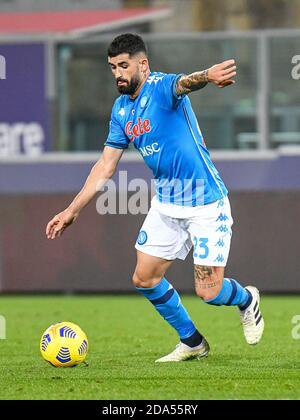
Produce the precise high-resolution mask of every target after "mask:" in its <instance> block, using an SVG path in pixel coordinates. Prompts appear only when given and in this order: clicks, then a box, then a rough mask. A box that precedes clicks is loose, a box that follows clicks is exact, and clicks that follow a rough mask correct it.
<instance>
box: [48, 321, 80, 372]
mask: <svg viewBox="0 0 300 420" xmlns="http://www.w3.org/2000/svg"><path fill="white" fill-rule="evenodd" d="M40 350H41V354H42V356H43V358H44V359H45V360H46V361H47V362H49V363H51V365H52V366H55V367H72V366H77V365H79V364H80V363H82V362H83V361H84V360H85V358H86V356H87V352H88V339H87V336H86V334H85V333H84V332H83V331H82V329H81V328H80V327H79V326H78V325H76V324H73V323H72V322H60V323H59V324H54V325H51V326H50V327H49V328H48V329H47V330H46V331H45V332H44V333H43V335H42V338H41V342H40Z"/></svg>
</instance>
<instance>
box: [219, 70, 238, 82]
mask: <svg viewBox="0 0 300 420" xmlns="http://www.w3.org/2000/svg"><path fill="white" fill-rule="evenodd" d="M234 76H236V71H233V72H231V73H229V74H227V75H226V76H223V77H222V80H221V82H226V81H227V80H230V79H231V78H232V77H234Z"/></svg>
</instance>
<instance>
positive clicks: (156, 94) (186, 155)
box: [105, 72, 228, 207]
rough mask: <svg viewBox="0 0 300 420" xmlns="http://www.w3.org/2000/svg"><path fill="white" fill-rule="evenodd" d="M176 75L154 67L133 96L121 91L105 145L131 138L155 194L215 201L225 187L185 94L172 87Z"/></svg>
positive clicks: (191, 202) (122, 145)
mask: <svg viewBox="0 0 300 420" xmlns="http://www.w3.org/2000/svg"><path fill="white" fill-rule="evenodd" d="M180 76H181V75H176V74H164V73H158V72H153V73H151V74H150V75H149V77H148V79H147V81H146V82H145V84H144V85H143V87H142V89H141V91H140V93H139V95H138V96H137V98H135V99H131V98H130V96H129V95H121V96H120V97H119V98H118V99H117V100H116V101H115V104H114V106H113V109H112V114H111V121H110V131H109V135H108V138H107V140H106V143H105V145H106V146H110V147H115V148H118V149H126V148H128V146H129V144H130V143H133V144H134V146H135V148H136V149H137V150H138V151H139V152H140V154H141V155H142V157H143V158H144V161H145V163H146V165H147V166H148V167H149V168H150V169H151V170H152V171H153V176H154V178H155V183H156V195H157V199H158V200H159V201H160V202H162V203H170V204H176V205H180V206H192V207H195V206H198V205H205V204H209V203H212V202H214V201H217V200H219V199H221V198H222V197H225V196H226V195H227V194H228V191H227V189H226V187H225V185H224V183H223V181H222V179H221V177H220V175H219V173H218V171H217V170H216V168H215V166H214V164H213V163H212V161H211V158H210V154H209V152H208V150H207V148H206V146H205V142H204V140H203V136H202V133H201V131H200V128H199V125H198V121H197V118H196V116H195V113H194V111H193V109H192V106H191V102H190V100H189V98H188V96H186V95H182V96H178V95H177V93H176V82H177V79H178V78H179V77H180Z"/></svg>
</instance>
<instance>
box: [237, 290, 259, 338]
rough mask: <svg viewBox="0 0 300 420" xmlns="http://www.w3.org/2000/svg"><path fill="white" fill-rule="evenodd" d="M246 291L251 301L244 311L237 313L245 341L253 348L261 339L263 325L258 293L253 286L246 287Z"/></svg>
mask: <svg viewBox="0 0 300 420" xmlns="http://www.w3.org/2000/svg"><path fill="white" fill-rule="evenodd" d="M246 289H247V290H248V291H249V292H250V293H251V295H252V298H253V299H252V302H251V304H250V306H249V307H248V308H247V309H246V310H245V311H241V310H240V309H239V312H240V317H241V321H242V324H243V328H244V335H245V338H246V341H247V343H248V344H250V345H252V346H254V345H256V344H258V343H259V342H260V340H261V338H262V335H263V332H264V327H265V323H264V319H263V317H262V314H261V312H260V309H259V301H260V298H259V291H258V290H257V289H256V287H253V286H247V287H246Z"/></svg>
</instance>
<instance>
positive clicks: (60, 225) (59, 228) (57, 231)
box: [52, 221, 65, 239]
mask: <svg viewBox="0 0 300 420" xmlns="http://www.w3.org/2000/svg"><path fill="white" fill-rule="evenodd" d="M64 226H65V223H64V221H60V222H59V223H58V224H57V225H56V226H55V228H54V229H53V233H52V239H55V238H56V237H57V236H60V235H59V234H60V232H61V231H62V230H63V229H64Z"/></svg>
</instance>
